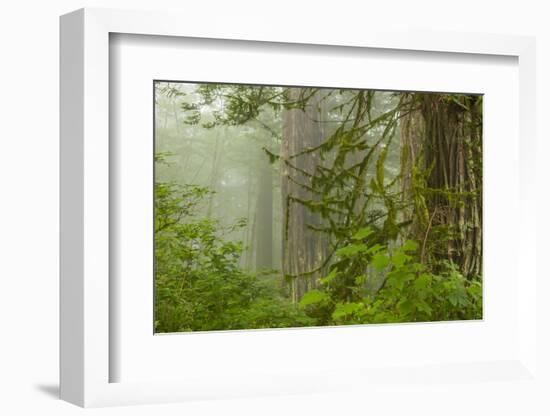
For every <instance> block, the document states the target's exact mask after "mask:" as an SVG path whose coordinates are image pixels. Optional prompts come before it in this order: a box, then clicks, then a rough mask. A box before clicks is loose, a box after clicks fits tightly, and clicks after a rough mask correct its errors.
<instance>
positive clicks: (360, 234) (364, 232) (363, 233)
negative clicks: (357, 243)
mask: <svg viewBox="0 0 550 416" xmlns="http://www.w3.org/2000/svg"><path fill="white" fill-rule="evenodd" d="M373 232H374V230H373V229H372V228H370V227H365V228H361V229H360V230H359V231H357V232H356V233H355V234H354V235H353V237H351V238H352V240H362V239H364V238H367V237H368V236H369V235H371V234H372V233H373Z"/></svg>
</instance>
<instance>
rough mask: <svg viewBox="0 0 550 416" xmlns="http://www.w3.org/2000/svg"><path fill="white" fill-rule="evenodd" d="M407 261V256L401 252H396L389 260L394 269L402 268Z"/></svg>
mask: <svg viewBox="0 0 550 416" xmlns="http://www.w3.org/2000/svg"><path fill="white" fill-rule="evenodd" d="M408 259H410V257H409V256H407V255H406V254H405V253H403V252H402V251H397V252H396V253H395V254H394V255H393V256H392V257H391V260H392V262H393V264H394V265H395V267H397V268H400V267H402V266H403V265H404V264H405V262H406V261H407V260H408Z"/></svg>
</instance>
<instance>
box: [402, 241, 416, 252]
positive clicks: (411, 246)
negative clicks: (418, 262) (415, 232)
mask: <svg viewBox="0 0 550 416" xmlns="http://www.w3.org/2000/svg"><path fill="white" fill-rule="evenodd" d="M417 248H418V244H417V243H416V241H413V240H407V241H405V242H404V243H403V245H402V246H401V250H403V251H405V252H407V251H415V250H416V249H417Z"/></svg>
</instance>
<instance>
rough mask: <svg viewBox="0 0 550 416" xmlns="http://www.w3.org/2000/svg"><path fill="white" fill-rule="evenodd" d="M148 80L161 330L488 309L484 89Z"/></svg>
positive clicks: (473, 315) (413, 317) (413, 318)
mask: <svg viewBox="0 0 550 416" xmlns="http://www.w3.org/2000/svg"><path fill="white" fill-rule="evenodd" d="M154 94H155V103H154V105H155V110H154V127H155V160H154V164H155V186H154V227H155V229H154V232H155V234H154V235H155V237H154V240H155V241H154V243H155V247H154V257H155V272H154V273H155V275H154V292H155V311H154V319H155V322H154V326H155V332H156V333H170V332H189V331H215V330H237V329H260V328H295V327H316V326H334V325H358V324H382V323H383V324H387V323H405V322H434V321H456V320H475V319H482V300H483V297H482V292H483V291H482V228H483V224H482V218H483V215H482V125H483V120H482V108H483V97H482V96H481V95H468V94H455V93H453V94H447V93H428V92H396V91H381V90H364V89H331V88H317V87H285V86H261V85H243V84H212V83H208V84H207V83H200V84H199V83H187V82H168V81H155V82H154Z"/></svg>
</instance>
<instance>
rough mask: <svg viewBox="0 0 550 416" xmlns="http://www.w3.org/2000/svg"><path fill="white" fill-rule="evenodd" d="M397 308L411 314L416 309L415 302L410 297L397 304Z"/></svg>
mask: <svg viewBox="0 0 550 416" xmlns="http://www.w3.org/2000/svg"><path fill="white" fill-rule="evenodd" d="M397 308H398V309H399V311H400V312H401V313H404V314H405V315H409V314H411V313H413V312H414V311H415V310H416V306H415V304H414V303H413V302H412V301H411V300H410V299H404V300H402V301H401V302H399V304H398V305H397Z"/></svg>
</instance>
